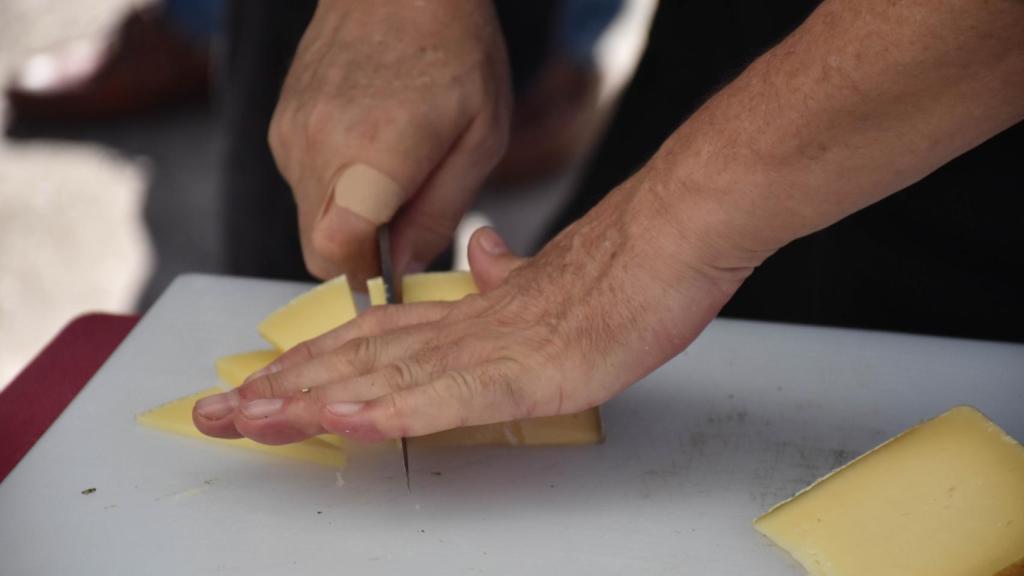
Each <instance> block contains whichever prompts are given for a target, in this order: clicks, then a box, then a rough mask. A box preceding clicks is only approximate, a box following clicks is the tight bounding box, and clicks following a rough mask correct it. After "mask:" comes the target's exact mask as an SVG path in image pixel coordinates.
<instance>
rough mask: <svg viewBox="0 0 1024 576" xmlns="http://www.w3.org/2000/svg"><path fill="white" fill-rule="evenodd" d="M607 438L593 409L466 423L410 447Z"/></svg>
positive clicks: (550, 443)
mask: <svg viewBox="0 0 1024 576" xmlns="http://www.w3.org/2000/svg"><path fill="white" fill-rule="evenodd" d="M603 440H604V433H603V431H602V429H601V413H600V412H599V411H598V409H597V408H591V409H590V410H585V411H583V412H580V413H578V414H565V415H562V416H544V417H540V418H529V419H526V420H517V421H513V422H501V423H498V424H484V425H482V426H466V427H465V428H456V429H455V430H446V431H444V432H438V433H436V434H429V435H427V436H420V437H419V438H409V447H410V448H411V447H414V446H415V447H417V448H432V447H433V448H436V447H445V446H572V445H579V444H599V443H601V442H602V441H603Z"/></svg>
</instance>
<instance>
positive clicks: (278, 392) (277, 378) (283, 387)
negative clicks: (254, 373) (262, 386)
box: [263, 371, 289, 398]
mask: <svg viewBox="0 0 1024 576" xmlns="http://www.w3.org/2000/svg"><path fill="white" fill-rule="evenodd" d="M284 375H285V372H284V371H281V372H271V373H269V374H266V375H264V377H263V381H264V382H265V383H266V390H267V393H268V395H270V396H271V397H273V398H277V397H282V396H287V395H288V393H289V390H288V383H287V381H286V378H285V376H284Z"/></svg>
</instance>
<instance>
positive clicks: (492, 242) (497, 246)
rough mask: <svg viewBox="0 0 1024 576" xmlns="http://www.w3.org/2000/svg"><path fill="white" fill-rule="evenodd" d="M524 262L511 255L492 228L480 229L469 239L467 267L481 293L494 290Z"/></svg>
mask: <svg viewBox="0 0 1024 576" xmlns="http://www.w3.org/2000/svg"><path fill="white" fill-rule="evenodd" d="M526 261H527V259H526V258H522V257H520V256H516V255H515V254H513V253H512V252H511V251H510V250H509V249H508V245H507V244H505V241H504V240H503V239H502V237H501V236H499V235H498V233H497V231H495V230H494V229H493V228H490V227H484V228H480V229H479V230H477V231H476V232H474V233H473V236H472V237H471V238H470V239H469V267H470V270H472V272H473V280H474V281H475V282H476V285H477V287H478V288H479V289H480V291H481V292H489V291H490V290H492V289H494V288H496V287H497V286H498V285H500V284H501V283H502V282H504V281H505V278H507V277H508V275H509V274H511V273H512V271H513V270H515V269H516V268H518V267H520V266H522V265H523V264H525V263H526Z"/></svg>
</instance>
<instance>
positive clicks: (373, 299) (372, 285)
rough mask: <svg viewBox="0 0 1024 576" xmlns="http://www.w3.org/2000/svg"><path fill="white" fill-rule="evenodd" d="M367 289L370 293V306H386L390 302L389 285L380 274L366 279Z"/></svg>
mask: <svg viewBox="0 0 1024 576" xmlns="http://www.w3.org/2000/svg"><path fill="white" fill-rule="evenodd" d="M366 291H367V293H369V294H370V306H384V305H385V304H387V303H388V285H387V284H385V283H384V279H383V278H381V277H380V276H378V277H376V278H370V279H369V280H367V281H366Z"/></svg>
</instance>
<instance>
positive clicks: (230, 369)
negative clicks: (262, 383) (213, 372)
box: [215, 350, 281, 388]
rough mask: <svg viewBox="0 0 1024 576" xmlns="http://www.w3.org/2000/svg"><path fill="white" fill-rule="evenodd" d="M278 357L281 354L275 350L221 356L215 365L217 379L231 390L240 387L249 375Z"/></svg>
mask: <svg viewBox="0 0 1024 576" xmlns="http://www.w3.org/2000/svg"><path fill="white" fill-rule="evenodd" d="M280 355H281V353H280V352H278V351H277V350H256V351H255V352H243V353H242V354H232V355H230V356H221V357H220V358H218V359H217V362H216V364H215V367H216V368H217V377H218V378H220V381H221V382H223V383H224V384H226V385H228V386H230V387H231V388H237V387H238V386H241V385H242V382H245V379H246V378H248V377H249V375H250V374H252V373H253V372H255V371H257V370H259V369H261V368H264V367H266V365H267V364H270V363H271V362H273V361H274V359H275V358H277V357H278V356H280Z"/></svg>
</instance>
